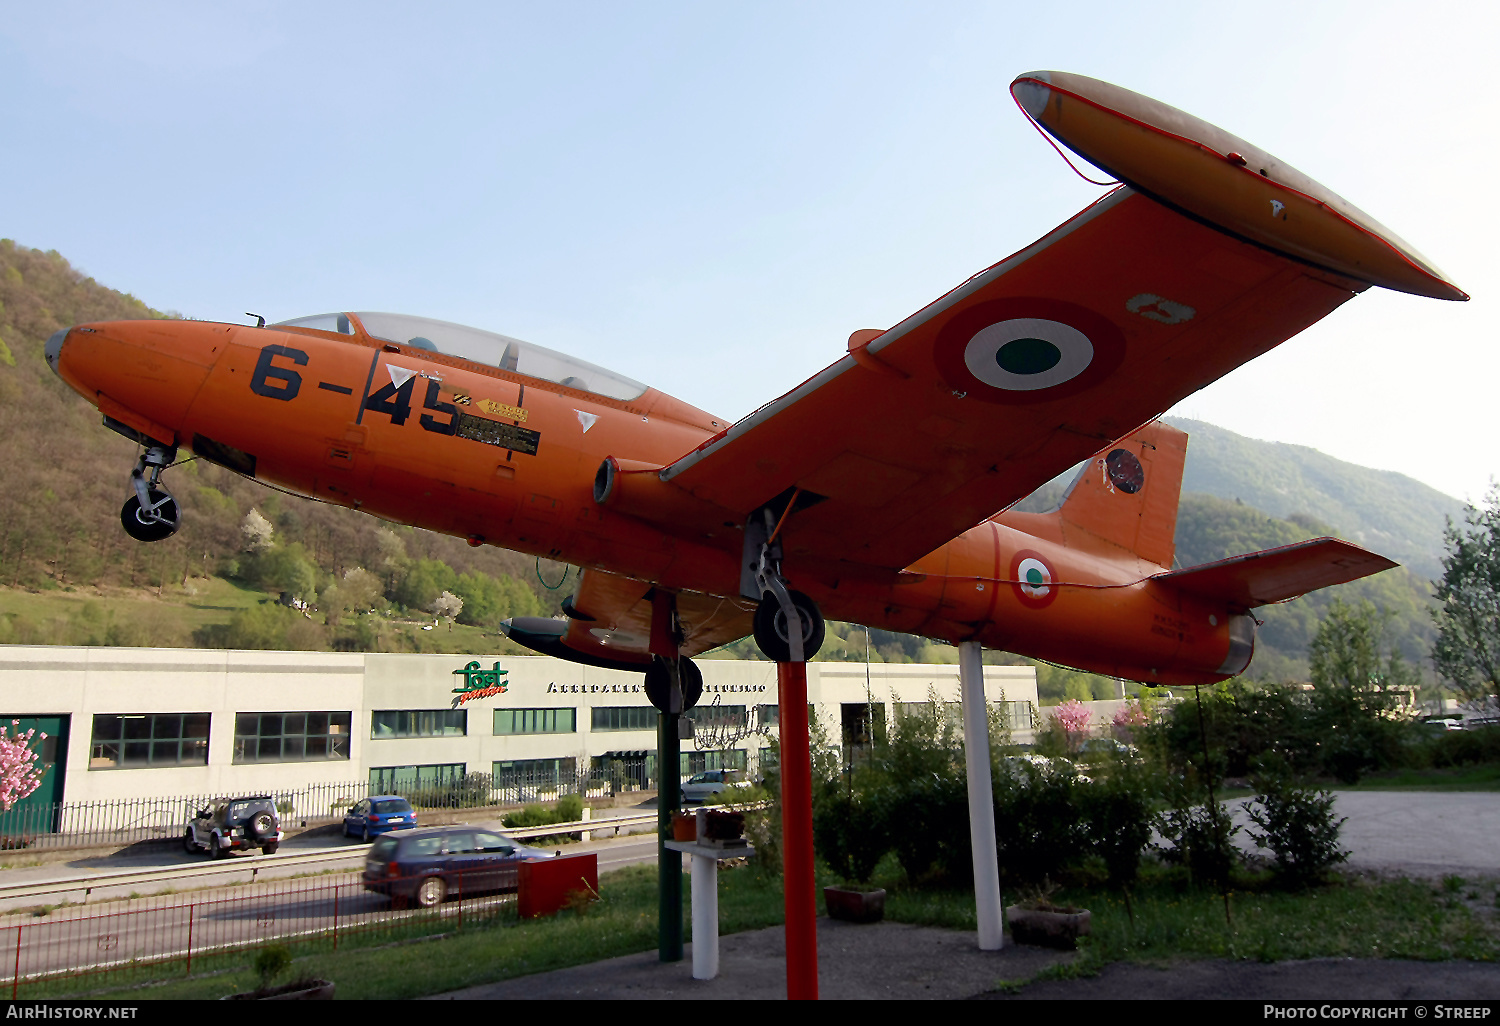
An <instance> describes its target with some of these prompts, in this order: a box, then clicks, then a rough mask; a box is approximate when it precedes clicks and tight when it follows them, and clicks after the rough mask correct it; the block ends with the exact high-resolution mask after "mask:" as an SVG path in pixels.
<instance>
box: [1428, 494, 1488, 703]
mask: <svg viewBox="0 0 1500 1026" xmlns="http://www.w3.org/2000/svg"><path fill="white" fill-rule="evenodd" d="M1464 520H1465V523H1464V525H1463V526H1462V527H1458V526H1455V525H1454V524H1453V522H1452V521H1449V522H1448V529H1447V530H1446V531H1444V532H1443V540H1444V541H1445V542H1446V543H1447V546H1448V553H1447V555H1445V556H1444V557H1443V578H1442V580H1440V581H1436V582H1434V587H1435V588H1436V593H1437V600H1438V603H1439V605H1438V607H1437V608H1436V609H1434V610H1433V613H1432V617H1433V619H1434V620H1435V621H1436V622H1437V630H1438V638H1437V642H1436V643H1435V644H1434V645H1433V647H1432V662H1433V664H1434V665H1435V666H1436V667H1437V670H1438V673H1440V674H1441V675H1442V676H1443V677H1445V678H1446V679H1448V680H1449V681H1451V682H1452V683H1453V686H1454V687H1455V688H1457V689H1458V692H1459V694H1460V695H1462V696H1463V697H1464V698H1465V699H1467V700H1469V701H1485V700H1494V701H1497V702H1500V485H1492V486H1491V488H1490V491H1489V494H1488V495H1487V496H1486V497H1485V503H1484V508H1483V509H1482V510H1481V509H1475V508H1474V507H1473V506H1470V507H1469V509H1468V512H1467V513H1465V514H1464Z"/></svg>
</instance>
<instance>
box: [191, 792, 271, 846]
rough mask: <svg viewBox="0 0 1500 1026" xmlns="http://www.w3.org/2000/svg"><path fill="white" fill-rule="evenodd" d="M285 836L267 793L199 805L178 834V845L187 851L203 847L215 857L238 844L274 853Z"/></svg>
mask: <svg viewBox="0 0 1500 1026" xmlns="http://www.w3.org/2000/svg"><path fill="white" fill-rule="evenodd" d="M285 836H286V835H285V834H284V833H282V832H281V819H280V817H278V816H277V815H276V802H275V801H274V800H273V799H272V798H271V796H270V795H267V794H258V795H249V796H246V797H242V798H230V799H228V800H227V801H222V802H216V803H215V804H214V805H213V806H211V807H209V808H203V809H199V810H198V814H197V815H196V816H194V817H193V819H192V822H190V823H189V824H188V828H187V831H186V832H185V833H184V834H183V835H182V846H183V847H184V848H186V849H187V850H188V851H189V852H190V853H195V854H196V853H197V852H200V851H206V852H208V853H209V854H210V855H212V856H213V857H214V858H216V859H220V858H223V857H224V856H226V855H228V854H229V853H230V852H232V851H239V850H240V849H242V848H259V849H260V850H261V851H263V852H265V853H266V854H267V855H274V854H275V853H276V849H277V848H278V847H279V846H280V845H281V841H282V839H283V838H284V837H285Z"/></svg>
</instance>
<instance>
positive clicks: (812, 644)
mask: <svg viewBox="0 0 1500 1026" xmlns="http://www.w3.org/2000/svg"><path fill="white" fill-rule="evenodd" d="M790 595H791V599H792V605H793V606H794V607H795V608H796V610H797V618H798V619H799V620H800V621H801V627H802V660H803V662H807V661H809V660H811V659H812V657H813V656H815V655H817V654H818V649H820V648H822V647H823V639H824V637H825V636H826V635H827V633H828V628H827V624H825V623H824V621H823V614H822V613H821V612H819V611H818V606H817V604H816V603H815V602H813V600H812V599H810V598H808V597H807V596H806V595H804V594H802V593H801V592H800V591H794V592H791V593H790ZM755 644H756V645H758V646H759V647H760V650H761V651H762V652H764V653H765V655H766V658H767V659H769V660H771V661H772V662H776V663H785V662H790V661H791V658H792V646H791V634H790V632H789V631H788V630H787V618H786V614H785V613H783V612H782V611H781V603H779V602H777V601H776V597H775V596H774V595H771V594H770V593H769V592H768V593H766V594H765V595H764V596H762V597H761V600H760V605H758V606H756V607H755Z"/></svg>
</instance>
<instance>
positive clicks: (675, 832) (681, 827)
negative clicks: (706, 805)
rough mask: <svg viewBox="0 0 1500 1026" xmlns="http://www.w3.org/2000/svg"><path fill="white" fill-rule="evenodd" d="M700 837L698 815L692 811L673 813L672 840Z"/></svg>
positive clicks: (688, 839)
mask: <svg viewBox="0 0 1500 1026" xmlns="http://www.w3.org/2000/svg"><path fill="white" fill-rule="evenodd" d="M697 839H698V817H697V816H696V815H694V814H693V813H691V812H674V813H672V840H674V841H696V840H697Z"/></svg>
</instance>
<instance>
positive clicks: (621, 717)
mask: <svg viewBox="0 0 1500 1026" xmlns="http://www.w3.org/2000/svg"><path fill="white" fill-rule="evenodd" d="M592 713H593V729H594V730H655V729H656V723H657V716H658V713H657V711H656V709H655V708H654V707H652V706H649V705H596V706H594V708H593V710H592Z"/></svg>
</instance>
